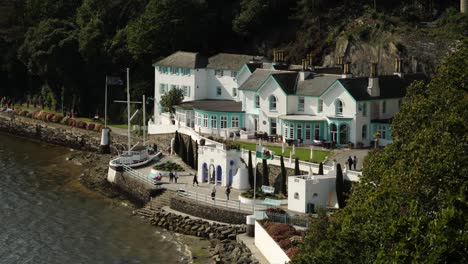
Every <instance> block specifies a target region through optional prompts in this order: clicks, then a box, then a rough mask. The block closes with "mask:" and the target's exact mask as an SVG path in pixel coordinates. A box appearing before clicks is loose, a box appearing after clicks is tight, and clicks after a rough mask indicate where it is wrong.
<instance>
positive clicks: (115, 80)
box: [107, 76, 123, 85]
mask: <svg viewBox="0 0 468 264" xmlns="http://www.w3.org/2000/svg"><path fill="white" fill-rule="evenodd" d="M107 84H109V85H123V81H122V79H120V77H117V76H107Z"/></svg>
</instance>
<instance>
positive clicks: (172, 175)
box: [169, 171, 179, 183]
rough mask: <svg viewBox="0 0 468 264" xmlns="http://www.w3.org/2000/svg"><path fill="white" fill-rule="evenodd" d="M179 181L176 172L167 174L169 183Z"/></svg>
mask: <svg viewBox="0 0 468 264" xmlns="http://www.w3.org/2000/svg"><path fill="white" fill-rule="evenodd" d="M178 179H179V174H177V172H174V173H173V172H172V171H170V172H169V182H170V183H177V180H178Z"/></svg>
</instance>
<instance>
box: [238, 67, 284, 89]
mask: <svg viewBox="0 0 468 264" xmlns="http://www.w3.org/2000/svg"><path fill="white" fill-rule="evenodd" d="M273 72H275V71H274V70H265V69H256V70H255V71H254V72H253V73H252V75H250V76H249V78H247V80H246V81H245V82H244V83H243V84H242V85H241V86H240V87H239V90H248V91H257V90H258V88H260V85H262V83H264V82H265V81H266V79H267V78H268V77H269V76H270V74H271V73H273Z"/></svg>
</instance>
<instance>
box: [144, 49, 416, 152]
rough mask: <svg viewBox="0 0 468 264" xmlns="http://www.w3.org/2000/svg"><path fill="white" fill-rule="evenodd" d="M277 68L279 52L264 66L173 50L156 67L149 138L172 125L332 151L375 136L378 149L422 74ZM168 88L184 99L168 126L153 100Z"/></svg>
mask: <svg viewBox="0 0 468 264" xmlns="http://www.w3.org/2000/svg"><path fill="white" fill-rule="evenodd" d="M283 61H284V60H283V54H282V53H281V52H277V53H275V60H274V61H273V63H271V62H266V61H265V60H264V58H263V57H253V56H249V55H237V54H224V53H220V54H217V55H215V56H212V57H205V56H203V55H201V54H199V53H191V52H181V51H179V52H176V53H174V54H172V55H170V56H168V57H166V58H164V59H162V60H160V61H158V62H156V63H155V64H154V65H153V66H154V67H155V107H154V118H153V121H152V122H150V127H149V132H150V133H158V126H164V125H172V124H173V123H177V124H178V125H182V126H186V127H190V128H192V129H193V130H194V131H196V132H197V133H201V134H218V135H229V134H232V132H238V131H240V130H245V131H247V132H246V133H244V132H243V134H245V135H247V134H249V131H257V132H264V133H266V134H268V135H276V136H278V138H281V140H284V141H289V142H297V143H304V144H313V143H317V142H328V143H330V144H336V145H338V146H345V145H348V144H350V143H352V144H354V145H356V144H359V145H362V146H369V145H370V144H371V142H372V140H374V135H376V134H377V132H378V134H379V135H380V136H379V143H380V144H381V145H386V144H388V143H390V142H391V141H392V138H391V131H390V124H391V119H392V117H393V116H394V114H395V113H396V112H398V111H399V109H400V105H401V102H402V98H403V97H404V95H405V92H406V88H407V87H408V86H409V84H410V83H411V82H412V81H414V80H425V76H424V75H422V74H405V73H403V72H402V70H401V69H402V68H401V61H400V60H398V61H397V63H396V69H395V74H393V75H387V76H378V75H377V67H376V65H375V64H374V65H372V67H371V76H369V77H353V76H352V74H351V73H350V71H349V69H350V65H349V64H344V65H340V66H339V67H334V68H318V67H309V66H308V65H311V64H310V63H308V62H310V58H309V59H308V60H303V65H302V66H301V65H288V64H286V63H284V62H283ZM175 88H180V89H183V91H184V95H185V97H184V102H183V103H182V104H181V105H179V106H177V107H176V115H175V117H172V119H171V116H170V115H169V114H168V113H164V112H163V111H162V108H161V106H160V104H159V101H160V98H161V95H163V94H164V93H166V92H168V91H169V89H175ZM227 132H229V133H227Z"/></svg>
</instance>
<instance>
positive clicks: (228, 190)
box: [211, 185, 231, 201]
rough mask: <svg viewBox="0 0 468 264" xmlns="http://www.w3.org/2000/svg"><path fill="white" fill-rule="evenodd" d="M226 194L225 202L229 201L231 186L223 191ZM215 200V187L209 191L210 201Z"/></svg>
mask: <svg viewBox="0 0 468 264" xmlns="http://www.w3.org/2000/svg"><path fill="white" fill-rule="evenodd" d="M224 193H225V194H226V200H229V195H230V194H231V186H228V187H226V190H225V191H224ZM215 198H216V185H215V186H213V189H211V200H213V201H214V200H215Z"/></svg>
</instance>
